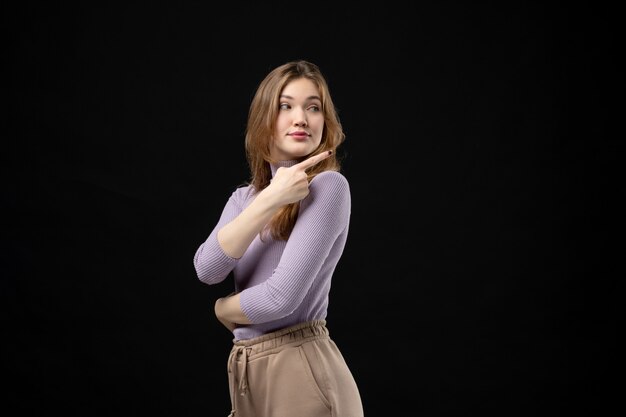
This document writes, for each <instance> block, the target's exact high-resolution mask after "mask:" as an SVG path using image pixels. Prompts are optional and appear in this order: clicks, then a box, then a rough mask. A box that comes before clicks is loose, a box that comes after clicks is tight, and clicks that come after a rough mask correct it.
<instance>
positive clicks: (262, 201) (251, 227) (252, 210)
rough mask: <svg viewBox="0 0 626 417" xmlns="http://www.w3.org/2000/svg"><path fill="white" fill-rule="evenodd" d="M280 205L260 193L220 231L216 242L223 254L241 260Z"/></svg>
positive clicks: (267, 194) (271, 197)
mask: <svg viewBox="0 0 626 417" xmlns="http://www.w3.org/2000/svg"><path fill="white" fill-rule="evenodd" d="M279 208H280V204H278V202H277V201H276V198H274V196H273V195H271V194H270V193H266V192H261V193H259V195H258V196H257V197H256V198H255V199H254V200H253V201H252V203H250V205H249V206H248V207H246V209H245V210H243V211H242V212H241V213H240V214H239V216H237V217H235V218H234V219H233V220H232V221H231V222H230V223H228V224H226V225H225V226H224V227H222V228H221V229H220V231H219V232H218V234H217V240H218V242H219V244H220V246H221V247H222V250H223V251H224V253H226V254H227V255H228V256H230V257H232V258H241V256H243V254H244V253H245V252H246V250H247V249H248V246H250V243H252V241H253V240H254V238H255V237H256V235H257V234H258V233H259V232H260V231H261V230H262V229H263V227H265V225H266V224H267V223H268V222H269V221H270V220H271V218H272V216H273V215H274V214H275V213H276V212H277V211H278V209H279Z"/></svg>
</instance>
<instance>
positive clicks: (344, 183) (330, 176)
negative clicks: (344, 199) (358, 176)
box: [309, 171, 350, 196]
mask: <svg viewBox="0 0 626 417" xmlns="http://www.w3.org/2000/svg"><path fill="white" fill-rule="evenodd" d="M309 189H310V191H311V192H314V193H322V194H332V195H337V194H340V195H341V194H343V195H346V196H349V195H350V184H349V183H348V179H347V178H346V177H345V176H344V175H343V174H342V173H341V172H338V171H324V172H320V173H319V174H317V175H316V176H315V177H314V178H313V179H312V180H311V183H310V185H309Z"/></svg>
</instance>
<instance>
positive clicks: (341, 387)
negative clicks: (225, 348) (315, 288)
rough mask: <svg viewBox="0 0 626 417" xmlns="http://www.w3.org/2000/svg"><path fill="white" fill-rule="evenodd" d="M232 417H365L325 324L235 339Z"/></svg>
mask: <svg viewBox="0 0 626 417" xmlns="http://www.w3.org/2000/svg"><path fill="white" fill-rule="evenodd" d="M228 383H229V387H230V398H231V402H232V411H231V414H230V416H234V417H322V416H323V417H363V406H362V403H361V397H360V394H359V390H358V388H357V385H356V382H355V380H354V378H353V375H352V373H351V372H350V370H349V369H348V366H347V364H346V362H345V360H344V358H343V356H342V355H341V353H340V352H339V349H338V348H337V346H336V345H335V342H333V341H332V339H331V338H330V336H329V332H328V328H327V327H326V321H324V320H315V321H311V322H306V323H301V324H297V325H295V326H291V327H288V328H285V329H281V330H278V331H275V332H272V333H268V334H265V335H263V336H259V337H256V338H254V339H249V340H240V341H235V343H234V345H233V348H232V350H231V353H230V356H229V359H228Z"/></svg>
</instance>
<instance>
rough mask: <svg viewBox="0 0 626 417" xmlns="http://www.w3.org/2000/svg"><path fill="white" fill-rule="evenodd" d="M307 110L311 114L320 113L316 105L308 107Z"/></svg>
mask: <svg viewBox="0 0 626 417" xmlns="http://www.w3.org/2000/svg"><path fill="white" fill-rule="evenodd" d="M308 110H311V111H312V112H315V113H317V112H319V111H321V109H320V106H318V105H317V104H314V105H312V106H309V108H308Z"/></svg>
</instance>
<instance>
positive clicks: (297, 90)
mask: <svg viewBox="0 0 626 417" xmlns="http://www.w3.org/2000/svg"><path fill="white" fill-rule="evenodd" d="M280 95H281V96H289V97H291V98H293V99H294V100H308V99H311V98H318V99H319V98H320V92H319V89H318V88H317V85H316V84H315V83H314V82H313V81H311V80H309V79H308V78H298V79H297V80H292V81H290V82H289V83H287V84H286V85H285V87H284V88H283V91H281V93H280Z"/></svg>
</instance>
